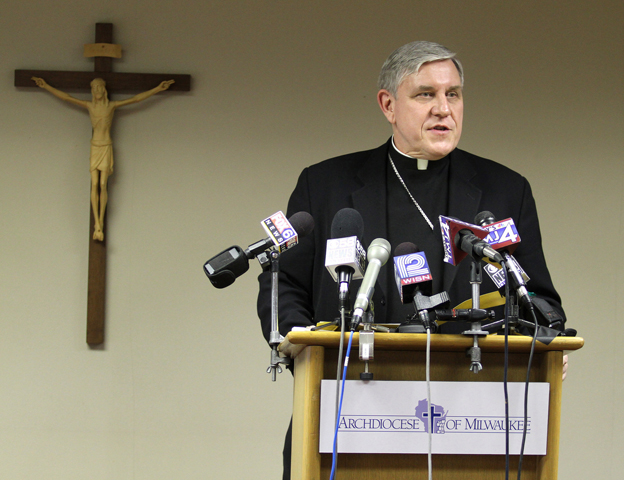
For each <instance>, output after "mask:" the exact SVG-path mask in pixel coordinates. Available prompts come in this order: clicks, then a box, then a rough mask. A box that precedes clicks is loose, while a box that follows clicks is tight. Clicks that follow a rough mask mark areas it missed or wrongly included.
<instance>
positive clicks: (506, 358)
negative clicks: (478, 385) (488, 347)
mask: <svg viewBox="0 0 624 480" xmlns="http://www.w3.org/2000/svg"><path fill="white" fill-rule="evenodd" d="M502 267H503V274H504V275H505V348H504V352H505V353H504V360H503V392H504V395H505V480H509V391H508V390H507V374H508V372H509V309H510V308H511V302H510V301H509V278H508V276H507V268H506V266H505V265H504V264H503V265H502Z"/></svg>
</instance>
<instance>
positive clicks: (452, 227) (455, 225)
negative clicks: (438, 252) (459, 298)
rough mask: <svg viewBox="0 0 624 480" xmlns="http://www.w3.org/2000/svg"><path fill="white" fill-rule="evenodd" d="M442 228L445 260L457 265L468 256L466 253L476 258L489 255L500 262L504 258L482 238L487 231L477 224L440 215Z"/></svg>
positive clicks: (488, 256)
mask: <svg viewBox="0 0 624 480" xmlns="http://www.w3.org/2000/svg"><path fill="white" fill-rule="evenodd" d="M440 228H441V231H442V244H443V246H444V261H445V262H447V263H450V264H452V265H457V264H459V262H461V261H462V260H463V259H464V258H465V257H466V254H468V255H471V256H472V257H476V258H483V257H487V258H489V259H490V260H492V261H494V262H500V261H501V260H502V259H503V258H502V256H501V255H500V254H499V253H498V252H497V251H496V250H494V249H493V248H492V247H490V245H489V244H488V243H487V242H486V241H485V240H482V238H483V237H485V236H486V235H487V231H485V230H484V229H483V228H481V227H478V226H477V225H472V224H470V223H466V222H462V221H461V220H457V219H455V218H451V217H445V216H443V215H440ZM477 234H478V235H477ZM479 235H480V236H479Z"/></svg>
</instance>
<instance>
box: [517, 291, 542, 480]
mask: <svg viewBox="0 0 624 480" xmlns="http://www.w3.org/2000/svg"><path fill="white" fill-rule="evenodd" d="M527 307H528V309H529V311H530V312H531V315H532V316H533V323H534V325H535V328H534V331H533V340H532V341H531V351H530V353H529V365H528V367H527V375H526V382H525V386H524V428H523V429H522V445H521V447H520V458H519V460H518V480H520V477H521V476H522V460H523V457H524V444H525V442H526V436H527V423H528V421H529V412H528V410H529V379H530V375H531V364H532V363H533V353H534V352H535V342H536V341H537V327H538V325H537V316H536V315H535V310H534V309H533V304H531V303H529V304H528V305H527Z"/></svg>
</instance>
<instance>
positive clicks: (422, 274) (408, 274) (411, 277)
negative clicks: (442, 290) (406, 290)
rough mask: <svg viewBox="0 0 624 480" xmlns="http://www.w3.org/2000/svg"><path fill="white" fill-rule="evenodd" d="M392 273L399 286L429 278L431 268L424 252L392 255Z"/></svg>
mask: <svg viewBox="0 0 624 480" xmlns="http://www.w3.org/2000/svg"><path fill="white" fill-rule="evenodd" d="M394 275H395V278H396V281H397V286H399V287H401V286H402V285H413V284H415V283H421V282H426V281H428V280H431V278H432V277H431V270H429V263H427V257H426V255H425V252H416V253H410V254H408V255H401V256H400V257H394Z"/></svg>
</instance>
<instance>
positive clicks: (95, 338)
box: [15, 23, 191, 345]
mask: <svg viewBox="0 0 624 480" xmlns="http://www.w3.org/2000/svg"><path fill="white" fill-rule="evenodd" d="M85 56H86V57H94V61H95V68H94V71H93V72H61V71H49V70H15V86H16V87H37V86H39V87H41V88H45V89H46V90H48V91H49V92H50V93H52V94H54V95H55V96H57V97H59V98H61V99H63V100H67V101H70V102H71V103H76V104H79V105H81V106H84V107H86V108H88V109H89V113H90V116H91V121H92V125H93V138H92V140H91V145H92V147H91V176H92V188H91V207H90V208H89V211H90V212H91V213H90V216H91V229H90V233H89V242H90V243H89V279H88V282H89V285H88V294H87V343H88V344H89V345H99V344H102V343H104V325H105V321H104V320H105V315H104V314H105V310H104V308H105V299H106V241H105V239H104V234H103V231H104V224H105V217H104V211H105V209H106V201H107V191H106V180H107V178H108V174H109V173H110V172H112V141H111V140H110V137H109V136H108V134H109V130H110V122H112V118H113V111H109V112H108V113H107V112H104V113H102V112H100V111H98V112H95V113H94V112H93V111H92V110H93V108H95V107H93V105H95V104H96V103H97V100H98V99H100V98H105V97H102V95H104V96H105V95H106V93H107V90H108V91H117V92H119V91H133V90H141V91H143V93H142V94H139V95H135V96H134V97H132V98H131V99H128V100H124V101H118V102H113V110H114V108H116V107H117V106H122V105H125V104H128V103H135V102H137V101H141V100H143V99H145V98H147V97H149V96H151V95H153V94H155V93H158V92H160V91H163V90H167V89H169V90H177V91H184V92H188V91H189V90H190V89H191V76H190V75H179V74H174V75H171V74H150V73H116V72H113V58H119V57H121V47H120V46H119V45H115V44H113V24H112V23H97V24H96V25H95V44H89V45H85ZM98 79H101V80H98ZM59 89H63V90H65V89H70V90H89V91H91V92H92V94H93V102H86V101H82V100H78V99H75V98H73V97H71V96H69V95H67V94H65V93H64V92H63V91H61V90H59ZM102 90H103V92H102ZM106 103H107V104H108V99H106ZM109 110H110V108H109ZM98 122H100V125H98ZM101 123H107V125H105V126H104V127H102V125H101ZM96 137H97V138H96ZM100 137H101V138H100ZM94 142H95V143H94ZM94 148H95V151H94ZM98 162H99V163H98ZM102 162H103V163H102ZM94 165H95V166H94ZM108 167H110V168H108ZM94 170H95V172H94ZM96 176H97V178H95V177H96ZM94 183H95V188H97V187H98V184H99V185H100V188H101V190H99V191H98V192H97V197H96V198H95V201H94V188H93V184H94Z"/></svg>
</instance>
